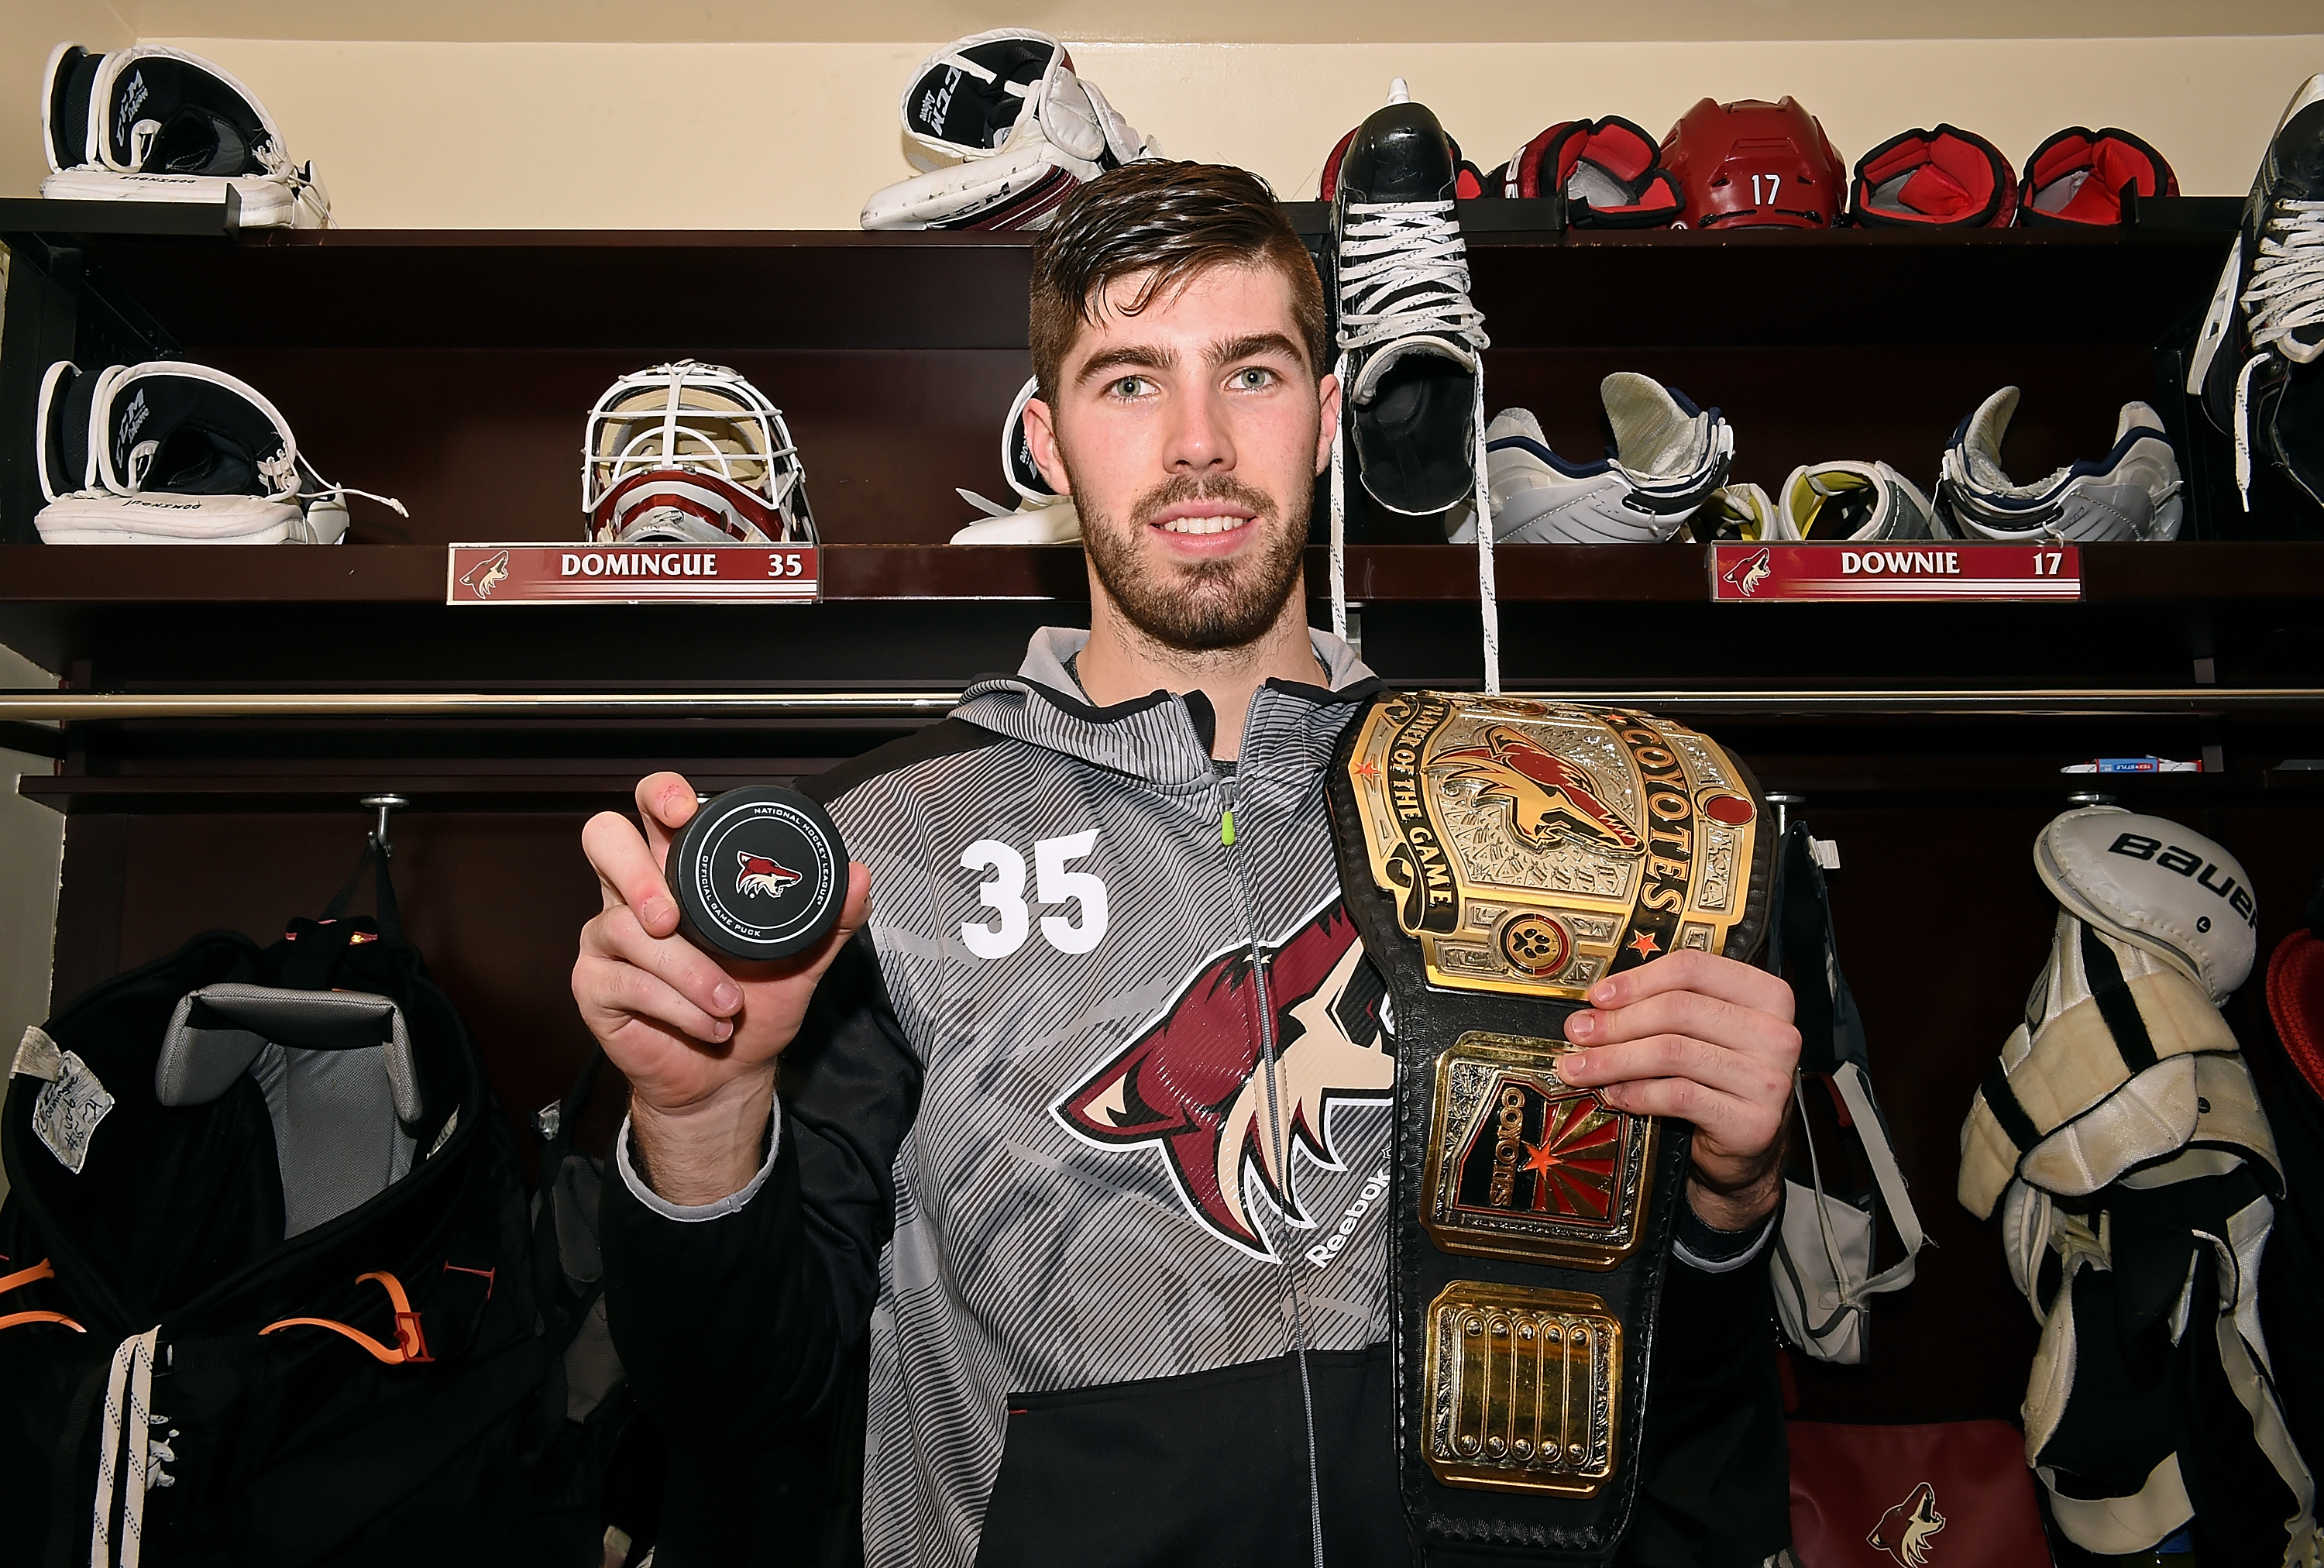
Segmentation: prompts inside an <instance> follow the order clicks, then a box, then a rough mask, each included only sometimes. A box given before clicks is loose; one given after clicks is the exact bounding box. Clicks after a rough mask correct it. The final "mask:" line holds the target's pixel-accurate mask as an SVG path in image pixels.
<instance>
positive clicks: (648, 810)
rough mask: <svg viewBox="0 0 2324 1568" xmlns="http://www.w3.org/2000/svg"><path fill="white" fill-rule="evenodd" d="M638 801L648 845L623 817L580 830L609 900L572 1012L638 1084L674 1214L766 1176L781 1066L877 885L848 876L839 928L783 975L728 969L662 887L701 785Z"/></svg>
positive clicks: (636, 1133)
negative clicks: (690, 930) (694, 939)
mask: <svg viewBox="0 0 2324 1568" xmlns="http://www.w3.org/2000/svg"><path fill="white" fill-rule="evenodd" d="M637 801H638V815H639V816H640V818H641V820H642V821H643V822H644V824H645V831H644V833H643V834H642V835H641V834H640V832H639V831H638V828H637V826H636V825H634V824H632V822H631V821H630V820H629V818H627V817H625V816H622V815H621V814H619V813H618V812H612V811H604V812H600V813H598V815H597V816H594V817H592V818H590V820H589V824H588V826H586V827H584V828H583V829H582V830H581V847H582V849H583V851H584V852H585V853H587V855H588V857H589V864H590V866H591V867H592V868H593V869H594V870H595V872H596V873H597V881H598V882H599V883H600V885H601V886H602V887H603V889H604V900H605V901H604V909H601V910H599V911H598V913H597V915H596V917H595V918H594V919H592V920H591V921H590V922H589V923H588V924H587V925H586V926H584V927H582V928H581V955H580V956H579V957H578V958H577V959H576V960H575V961H574V964H573V1000H574V1001H576V1002H577V1003H579V1004H580V1008H581V1019H582V1021H583V1022H584V1023H586V1024H587V1025H588V1026H589V1032H590V1033H591V1034H594V1035H595V1036H596V1037H597V1039H598V1042H599V1043H600V1044H601V1045H603V1046H604V1047H605V1055H606V1056H607V1057H609V1058H610V1059H611V1060H612V1062H613V1065H615V1066H616V1067H619V1068H620V1069H621V1070H622V1074H623V1075H624V1076H626V1077H627V1078H628V1079H629V1081H630V1128H631V1133H632V1137H633V1138H634V1139H635V1140H636V1148H637V1153H638V1155H639V1156H640V1158H641V1159H642V1161H643V1163H644V1166H645V1168H644V1170H642V1171H641V1173H640V1174H641V1175H642V1176H644V1177H645V1178H646V1180H647V1182H648V1183H649V1184H650V1185H651V1186H652V1187H653V1189H654V1191H655V1192H657V1193H659V1194H661V1195H662V1196H663V1197H665V1198H667V1199H669V1201H670V1202H671V1203H674V1204H706V1203H712V1202H715V1200H717V1199H719V1198H723V1197H725V1196H727V1195H728V1194H732V1193H734V1192H736V1191H738V1190H740V1189H741V1188H742V1187H743V1186H744V1185H747V1184H748V1183H749V1182H750V1179H751V1177H752V1175H753V1174H754V1173H756V1171H757V1170H758V1168H759V1164H760V1161H761V1157H762V1154H763V1152H764V1143H765V1138H766V1131H767V1119H768V1117H769V1116H770V1114H771V1113H772V1110H773V1103H774V1093H775V1061H776V1058H777V1057H778V1056H780V1055H781V1054H782V1050H783V1047H786V1046H788V1045H789V1044H790V1043H791V1039H792V1038H793V1037H794V1036H796V1035H797V1034H798V1028H799V1023H800V1020H801V1019H804V1018H805V1017H806V1015H807V1002H808V1001H809V1000H810V999H811V998H813V996H814V995H815V988H816V982H818V981H820V980H821V979H822V978H823V973H824V971H825V970H826V969H828V968H830V967H831V961H832V960H833V959H834V958H835V957H837V956H838V954H839V950H840V948H841V947H842V946H843V945H845V944H846V942H847V941H848V939H849V938H851V937H853V936H854V935H855V933H856V931H857V929H858V928H859V927H862V924H863V920H864V917H865V914H866V911H867V909H868V908H869V905H870V891H869V890H870V875H869V873H868V872H865V870H864V869H863V867H862V865H860V864H856V863H853V862H851V863H850V864H849V866H848V868H847V899H846V902H845V903H844V905H843V906H842V907H841V909H840V915H839V925H838V927H836V928H835V930H833V932H832V933H831V935H830V936H826V937H825V938H824V940H823V941H822V942H821V943H819V944H817V945H816V946H814V947H810V948H808V949H807V951H806V952H804V953H801V954H799V955H797V956H795V957H792V958H788V959H784V960H782V961H780V962H779V963H773V964H738V963H726V964H722V963H721V962H720V961H718V960H717V959H715V958H713V957H711V956H710V955H708V954H706V953H705V952H703V951H702V949H700V948H699V947H696V946H695V945H693V944H692V943H691V942H688V941H687V940H686V938H685V937H683V936H679V935H678V901H677V900H676V899H673V898H671V897H670V893H669V884H668V883H667V882H665V881H663V880H662V862H664V860H666V859H667V858H668V857H669V846H670V841H671V839H672V837H673V836H674V835H676V834H677V832H678V830H679V829H681V828H683V827H684V826H686V825H687V821H688V820H690V819H691V818H692V817H693V816H694V812H695V807H696V801H695V798H694V786H693V785H691V784H689V783H687V781H686V780H685V779H682V778H680V777H679V776H678V774H676V773H655V774H652V775H650V777H648V778H645V779H641V780H639V782H638V791H637Z"/></svg>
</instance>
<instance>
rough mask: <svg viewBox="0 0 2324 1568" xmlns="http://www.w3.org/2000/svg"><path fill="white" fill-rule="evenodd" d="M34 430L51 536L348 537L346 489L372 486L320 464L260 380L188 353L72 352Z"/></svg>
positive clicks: (50, 384)
mask: <svg viewBox="0 0 2324 1568" xmlns="http://www.w3.org/2000/svg"><path fill="white" fill-rule="evenodd" d="M34 429H35V431H36V436H35V440H34V447H33V460H34V466H35V468H36V470H37V473H38V477H39V479H40V484H41V493H42V496H43V497H45V498H46V499H47V501H48V503H49V504H48V505H46V506H45V507H43V508H42V510H41V512H40V514H39V516H38V517H37V519H36V520H35V521H36V524H37V526H38V527H39V529H40V533H41V537H42V540H45V541H47V542H48V543H51V544H134V543H205V542H208V543H221V544H281V543H293V544H335V543H337V542H338V541H339V540H341V539H343V538H344V537H345V536H346V529H347V509H346V496H347V495H349V494H367V493H368V492H359V491H350V490H348V489H347V488H346V486H345V485H338V484H329V483H327V481H325V480H324V479H323V478H322V476H321V475H318V474H317V473H316V472H315V470H314V467H313V466H312V465H311V464H309V462H308V461H307V459H306V458H305V457H302V456H301V455H300V451H299V442H298V438H297V437H295V436H293V435H292V434H291V426H290V424H289V422H288V421H287V420H284V419H283V417H282V415H281V411H280V410H277V409H276V408H275V406H274V405H273V404H272V402H270V401H267V399H266V398H265V397H264V395H263V394H262V393H260V392H258V391H257V389H255V388H254V387H252V386H251V385H250V384H249V383H246V382H244V381H241V380H239V379H237V378H236V377H234V376H231V375H228V374H226V372H224V371H221V370H213V369H211V368H210V367H209V366H208V365H202V364H189V363H188V362H186V361H183V360H158V361H154V362H152V363H149V364H116V365H111V366H108V367H106V369H104V370H102V371H98V372H96V373H94V374H90V373H85V372H83V371H82V370H81V369H80V367H79V366H78V365H76V364H71V363H69V362H68V361H59V362H58V363H56V364H51V366H50V367H49V369H48V372H47V374H45V375H43V376H42V378H41V390H40V398H39V401H38V405H37V412H36V417H35V421H34ZM302 473H303V477H304V478H305V479H311V480H312V481H313V482H314V483H313V488H311V489H310V488H306V487H304V485H303V484H302ZM373 499H375V500H378V501H380V502H381V503H382V504H383V505H386V506H388V507H391V508H392V509H393V510H394V511H396V512H399V513H401V512H403V507H402V505H401V503H398V502H395V501H392V500H388V499H387V498H385V497H374V498H373Z"/></svg>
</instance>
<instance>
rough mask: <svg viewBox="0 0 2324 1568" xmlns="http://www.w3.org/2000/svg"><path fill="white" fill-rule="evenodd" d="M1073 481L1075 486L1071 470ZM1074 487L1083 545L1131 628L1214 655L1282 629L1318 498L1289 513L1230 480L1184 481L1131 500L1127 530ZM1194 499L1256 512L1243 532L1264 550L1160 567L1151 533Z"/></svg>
mask: <svg viewBox="0 0 2324 1568" xmlns="http://www.w3.org/2000/svg"><path fill="white" fill-rule="evenodd" d="M1066 478H1067V479H1068V480H1072V479H1073V474H1072V470H1071V466H1070V465H1068V466H1067V472H1066ZM1086 494H1087V492H1086V491H1085V490H1084V488H1083V487H1082V485H1081V484H1079V483H1077V482H1076V483H1074V501H1075V503H1076V504H1077V505H1078V506H1079V508H1080V510H1081V517H1082V545H1083V548H1084V549H1086V550H1087V551H1088V552H1089V559H1090V565H1091V566H1092V567H1094V568H1095V569H1096V572H1097V576H1098V581H1099V582H1100V583H1102V584H1103V585H1104V586H1105V591H1106V592H1107V593H1108V594H1109V595H1111V596H1112V598H1113V602H1114V604H1116V605H1117V606H1119V607H1120V611H1121V613H1122V614H1123V616H1124V617H1125V618H1126V619H1128V621H1129V622H1130V624H1131V625H1133V626H1135V627H1137V628H1138V630H1139V631H1140V632H1144V633H1145V634H1146V635H1147V636H1148V637H1150V638H1152V639H1153V640H1154V641H1157V642H1158V643H1160V644H1162V645H1163V646H1164V647H1166V648H1170V649H1175V650H1177V651H1179V652H1181V653H1215V652H1218V651H1220V650H1224V649H1231V648H1240V647H1243V646H1245V645H1247V644H1249V643H1251V642H1255V641H1258V640H1259V637H1260V636H1261V634H1263V633H1264V632H1267V631H1268V628H1270V627H1271V626H1273V625H1274V624H1275V622H1276V619H1277V617H1278V616H1279V615H1281V614H1282V613H1283V606H1284V604H1286V603H1287V602H1288V601H1289V599H1290V597H1291V590H1292V587H1293V586H1295V585H1296V583H1297V582H1298V581H1299V567H1300V557H1301V552H1302V551H1304V550H1305V548H1306V545H1307V514H1308V512H1309V511H1310V509H1311V508H1312V506H1313V504H1314V495H1313V494H1312V493H1311V492H1309V491H1305V490H1303V491H1301V492H1299V493H1298V494H1297V495H1296V497H1294V498H1293V500H1292V502H1291V503H1290V504H1289V505H1288V506H1287V507H1286V506H1285V505H1282V504H1279V503H1277V501H1276V499H1275V498H1274V497H1273V496H1271V495H1268V493H1266V492H1264V491H1262V490H1259V489H1256V488H1254V487H1253V486H1251V485H1249V484H1244V483H1243V482H1242V481H1241V480H1240V479H1237V478H1235V477H1234V476H1233V475H1220V476H1218V477H1216V478H1211V479H1196V478H1194V477H1193V476H1191V475H1176V476H1175V477H1173V478H1170V479H1167V480H1165V481H1164V482H1163V483H1162V484H1157V485H1156V486H1155V487H1154V488H1153V489H1151V490H1149V491H1148V492H1147V493H1145V494H1143V495H1141V496H1139V498H1138V499H1137V500H1136V501H1135V502H1133V503H1131V505H1130V518H1129V522H1128V525H1127V526H1126V527H1125V526H1123V525H1122V524H1120V523H1117V522H1116V521H1113V520H1112V519H1111V518H1109V517H1104V516H1102V515H1098V514H1096V513H1095V512H1093V509H1092V508H1091V507H1090V505H1089V503H1088V502H1086V501H1085V500H1084V499H1083V497H1084V496H1085V495H1086ZM1190 501H1227V502H1232V503H1234V504H1236V505H1238V506H1244V507H1248V508H1250V512H1251V519H1250V521H1249V522H1247V523H1245V524H1244V525H1243V526H1244V527H1245V528H1249V529H1256V530H1259V543H1258V545H1257V547H1256V548H1255V549H1250V550H1247V551H1245V552H1244V553H1243V554H1242V555H1240V556H1239V557H1236V558H1233V559H1231V560H1216V561H1204V562H1202V563H1201V564H1199V565H1196V566H1193V567H1167V566H1160V567H1157V565H1156V564H1154V563H1153V562H1152V561H1151V560H1149V559H1148V558H1147V557H1146V556H1145V555H1144V553H1143V552H1142V551H1141V550H1140V549H1139V541H1140V540H1141V539H1142V537H1143V535H1144V532H1145V530H1147V529H1148V527H1150V526H1151V525H1152V523H1153V520H1154V518H1155V517H1156V515H1157V514H1158V513H1159V512H1161V511H1162V510H1163V509H1164V508H1165V507H1171V506H1177V505H1180V504H1182V503H1185V502H1190Z"/></svg>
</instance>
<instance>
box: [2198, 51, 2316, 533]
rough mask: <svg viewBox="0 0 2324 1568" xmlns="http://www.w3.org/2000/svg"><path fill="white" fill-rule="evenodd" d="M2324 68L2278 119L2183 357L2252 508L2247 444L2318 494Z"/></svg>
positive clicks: (2247, 507)
mask: <svg viewBox="0 0 2324 1568" xmlns="http://www.w3.org/2000/svg"><path fill="white" fill-rule="evenodd" d="M2319 361H2324V73H2319V75H2316V76H2312V77H2310V78H2308V81H2307V83H2306V85H2304V86H2303V87H2301V89H2300V91H2299V92H2298V93H2296V94H2294V95H2293V97H2292V104H2291V106H2290V107H2288V108H2286V109H2285V110H2284V111H2283V118H2282V120H2281V121H2279V122H2278V123H2277V125H2276V127H2275V134H2274V136H2273V138H2272V139H2271V140H2270V141H2269V143H2268V147H2267V156H2266V157H2265V158H2264V159H2263V160H2261V161H2260V166H2259V175H2258V178H2257V179H2255V180H2253V181H2252V189H2251V198H2250V199H2249V200H2248V201H2247V202H2246V204H2245V206H2244V226H2243V233H2242V234H2241V235H2238V236H2237V238H2236V248H2235V250H2234V252H2233V253H2232V254H2230V255H2229V256H2228V257H2227V269H2226V271H2225V272H2221V273H2220V275H2219V287H2218V291H2217V292H2216V293H2215V294H2214V295H2213V296H2212V299H2211V308H2210V310H2209V312H2208V313H2207V314H2206V315H2205V316H2204V318H2203V327H2202V330H2201V332H2200V334H2199V336H2198V337H2197V338H2196V344H2195V357H2194V360H2193V362H2192V364H2190V365H2189V367H2188V374H2187V384H2188V389H2189V391H2190V392H2197V393H2199V395H2200V396H2201V397H2202V399H2203V404H2204V407H2205V409H2206V410H2209V414H2210V416H2211V420H2212V422H2213V423H2214V424H2216V425H2218V427H2219V429H2222V430H2225V431H2227V433H2228V434H2229V435H2231V436H2233V437H2234V438H2235V443H2236V488H2237V489H2238V490H2240V491H2241V492H2242V493H2243V497H2244V510H2245V511H2246V512H2248V511H2250V510H2251V477H2252V460H2253V452H2254V449H2255V448H2256V449H2257V450H2258V451H2260V452H2262V453H2264V454H2265V455H2266V456H2267V457H2269V458H2270V459H2271V460H2273V462H2274V463H2275V464H2276V465H2277V466H2279V467H2281V468H2282V470H2283V471H2284V473H2285V474H2286V475H2289V476H2290V477H2291V479H2292V483H2293V484H2297V485H2299V486H2300V487H2301V489H2302V490H2304V491H2306V492H2307V493H2309V494H2310V496H2311V497H2313V498H2314V499H2315V500H2316V501H2318V502H2319V503H2324V363H2319Z"/></svg>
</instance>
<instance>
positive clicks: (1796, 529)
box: [1762, 458, 1934, 544]
mask: <svg viewBox="0 0 2324 1568" xmlns="http://www.w3.org/2000/svg"><path fill="white" fill-rule="evenodd" d="M1933 515H1934V512H1932V509H1931V507H1930V505H1929V498H1928V497H1927V496H1926V495H1923V493H1921V489H1920V487H1919V486H1918V485H1916V484H1914V483H1913V482H1912V481H1911V480H1909V479H1907V478H1905V477H1904V475H1902V474H1899V473H1897V472H1896V470H1895V469H1894V468H1891V467H1890V466H1888V465H1887V464H1886V463H1858V462H1854V461H1851V460H1849V459H1847V458H1835V459H1834V460H1832V461H1831V462H1828V463H1808V464H1803V465H1802V466H1800V467H1797V468H1794V469H1793V470H1792V475H1791V477H1790V478H1788V479H1786V480H1784V488H1783V489H1782V490H1781V491H1780V492H1778V493H1777V494H1776V497H1775V517H1774V519H1773V522H1774V527H1775V530H1774V532H1772V533H1769V534H1765V535H1763V536H1762V537H1763V538H1766V539H1774V540H1799V541H1802V542H1804V543H1807V544H1856V543H1859V542H1862V541H1864V540H1907V539H1927V538H1929V537H1931V532H1932V530H1931V526H1930V520H1931V519H1932V517H1933Z"/></svg>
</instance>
